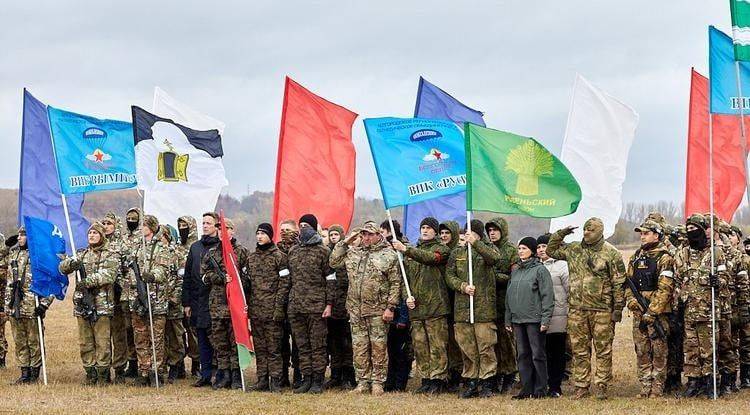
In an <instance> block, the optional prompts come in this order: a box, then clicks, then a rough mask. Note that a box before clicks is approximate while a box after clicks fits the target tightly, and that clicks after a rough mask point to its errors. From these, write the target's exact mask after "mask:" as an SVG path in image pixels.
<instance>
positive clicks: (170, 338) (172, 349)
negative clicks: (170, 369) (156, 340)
mask: <svg viewBox="0 0 750 415" xmlns="http://www.w3.org/2000/svg"><path fill="white" fill-rule="evenodd" d="M164 354H165V355H166V361H167V364H168V365H169V366H177V365H178V364H180V362H183V361H184V360H185V326H183V325H182V319H181V318H168V319H167V322H166V324H165V325H164Z"/></svg>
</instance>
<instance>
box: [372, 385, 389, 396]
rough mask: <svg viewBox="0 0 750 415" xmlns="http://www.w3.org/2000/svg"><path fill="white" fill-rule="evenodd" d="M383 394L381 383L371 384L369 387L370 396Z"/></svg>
mask: <svg viewBox="0 0 750 415" xmlns="http://www.w3.org/2000/svg"><path fill="white" fill-rule="evenodd" d="M384 393H385V389H383V384H382V383H373V384H372V387H371V391H370V394H371V395H372V396H382V395H383V394H384Z"/></svg>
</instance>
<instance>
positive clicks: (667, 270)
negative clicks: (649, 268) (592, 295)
mask: <svg viewBox="0 0 750 415" xmlns="http://www.w3.org/2000/svg"><path fill="white" fill-rule="evenodd" d="M641 256H645V257H648V258H650V259H652V260H654V261H655V262H656V271H655V273H656V275H657V276H658V284H657V287H656V290H654V291H640V293H641V294H642V295H643V297H644V298H645V299H646V300H648V301H649V306H648V313H649V314H651V315H653V316H655V315H658V314H663V313H669V312H671V311H672V296H673V292H674V289H675V285H676V284H675V276H674V258H673V257H672V254H671V253H670V251H669V248H668V247H667V246H666V245H665V244H664V243H663V242H659V243H658V244H657V245H656V246H655V247H653V248H651V249H645V250H644V249H643V248H639V249H638V250H637V251H635V253H634V254H633V255H632V256H631V257H630V259H629V260H628V270H627V273H626V277H627V278H632V277H633V273H634V271H635V267H636V266H638V264H637V263H638V259H639V258H641ZM625 299H626V302H627V306H628V309H630V310H631V311H632V312H633V313H636V314H637V315H641V314H642V311H641V308H640V306H639V305H638V302H637V301H636V299H635V296H634V295H633V292H632V291H631V290H630V288H629V287H628V286H627V284H626V287H625Z"/></svg>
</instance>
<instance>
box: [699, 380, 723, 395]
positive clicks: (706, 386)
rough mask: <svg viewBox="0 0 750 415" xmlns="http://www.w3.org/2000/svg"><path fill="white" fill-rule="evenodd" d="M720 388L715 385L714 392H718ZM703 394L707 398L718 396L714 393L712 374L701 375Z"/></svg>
mask: <svg viewBox="0 0 750 415" xmlns="http://www.w3.org/2000/svg"><path fill="white" fill-rule="evenodd" d="M720 391H721V388H719V385H716V392H717V393H719V394H720ZM703 394H704V395H705V396H706V397H707V398H708V399H714V398H718V396H715V395H714V382H713V377H712V376H704V377H703Z"/></svg>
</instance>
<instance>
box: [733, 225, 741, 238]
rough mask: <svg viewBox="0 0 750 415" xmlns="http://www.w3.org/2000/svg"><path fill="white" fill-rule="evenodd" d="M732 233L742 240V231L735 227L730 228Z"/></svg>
mask: <svg viewBox="0 0 750 415" xmlns="http://www.w3.org/2000/svg"><path fill="white" fill-rule="evenodd" d="M731 229H732V232H734V234H735V235H737V237H738V238H742V229H740V227H739V226H737V225H732V226H731Z"/></svg>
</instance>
